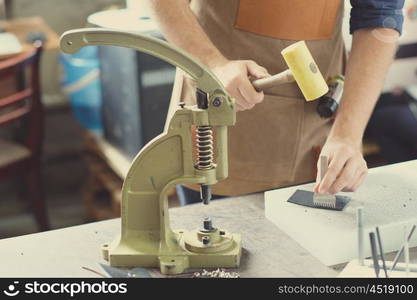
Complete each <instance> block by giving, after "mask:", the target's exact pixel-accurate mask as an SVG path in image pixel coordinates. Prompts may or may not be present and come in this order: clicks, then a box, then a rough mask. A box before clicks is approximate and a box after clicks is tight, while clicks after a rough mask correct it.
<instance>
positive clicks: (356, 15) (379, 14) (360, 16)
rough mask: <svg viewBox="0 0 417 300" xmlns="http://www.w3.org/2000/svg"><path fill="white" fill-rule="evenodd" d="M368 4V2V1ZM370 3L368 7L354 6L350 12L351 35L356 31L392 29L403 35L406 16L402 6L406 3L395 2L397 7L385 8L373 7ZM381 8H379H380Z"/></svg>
mask: <svg viewBox="0 0 417 300" xmlns="http://www.w3.org/2000/svg"><path fill="white" fill-rule="evenodd" d="M367 2H368V1H367ZM372 2H374V1H370V2H368V7H355V6H352V10H351V12H350V33H351V34H352V33H353V32H354V31H355V30H358V29H364V28H376V27H383V28H391V29H394V30H397V31H398V32H399V33H400V34H401V33H402V28H403V23H404V16H403V12H402V6H403V3H404V1H394V2H396V4H395V5H393V4H392V6H395V7H390V5H386V6H385V7H384V6H379V5H376V6H377V7H372V5H369V3H372ZM375 2H380V3H382V2H391V3H392V2H393V1H375ZM378 6H379V7H378Z"/></svg>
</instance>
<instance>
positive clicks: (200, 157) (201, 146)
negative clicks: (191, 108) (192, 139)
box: [197, 126, 214, 170]
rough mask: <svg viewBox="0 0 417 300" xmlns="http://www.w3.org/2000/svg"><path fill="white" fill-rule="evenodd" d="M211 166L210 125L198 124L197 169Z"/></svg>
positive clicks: (211, 133) (211, 141)
mask: <svg viewBox="0 0 417 300" xmlns="http://www.w3.org/2000/svg"><path fill="white" fill-rule="evenodd" d="M213 167H214V163H213V131H212V129H211V126H198V127H197V169H199V170H208V169H212V168H213Z"/></svg>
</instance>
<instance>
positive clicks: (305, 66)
mask: <svg viewBox="0 0 417 300" xmlns="http://www.w3.org/2000/svg"><path fill="white" fill-rule="evenodd" d="M281 54H282V56H283V57H284V60H285V62H286V63H287V65H288V69H287V70H285V71H283V72H281V73H278V74H276V75H273V76H270V77H265V78H261V79H257V80H254V81H253V82H252V84H253V86H254V87H255V89H256V90H258V91H263V90H266V89H268V88H271V87H273V86H276V85H279V84H283V83H291V82H294V81H295V82H297V84H298V87H299V88H300V90H301V92H302V93H303V95H304V98H305V99H306V100H307V101H312V100H315V99H317V98H320V97H321V96H323V95H324V94H326V93H327V92H328V91H329V87H328V86H327V83H326V80H324V78H323V75H322V74H321V72H320V70H319V68H318V66H317V64H316V63H315V61H314V59H313V56H312V55H311V53H310V51H309V50H308V48H307V45H306V43H305V42H304V41H300V42H296V43H294V44H292V45H290V46H288V47H287V48H285V49H284V50H282V51H281Z"/></svg>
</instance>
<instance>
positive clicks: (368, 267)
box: [338, 260, 417, 278]
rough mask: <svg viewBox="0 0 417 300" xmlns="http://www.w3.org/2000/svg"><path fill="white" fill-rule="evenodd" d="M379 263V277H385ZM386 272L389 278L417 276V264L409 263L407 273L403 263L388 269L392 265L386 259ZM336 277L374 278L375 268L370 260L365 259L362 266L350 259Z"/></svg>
mask: <svg viewBox="0 0 417 300" xmlns="http://www.w3.org/2000/svg"><path fill="white" fill-rule="evenodd" d="M379 265H380V267H381V269H380V270H379V277H380V278H383V277H385V272H384V270H383V269H382V262H381V261H379ZM386 266H387V273H388V276H389V277H390V278H398V277H400V278H404V277H411V278H417V273H416V270H417V265H414V264H411V265H409V269H410V272H409V273H407V272H406V271H404V270H406V265H405V264H404V263H398V264H397V266H396V270H394V271H392V272H391V271H390V267H391V266H392V262H390V261H387V262H386ZM338 277H343V278H358V277H365V278H375V277H376V274H375V270H374V268H373V262H372V260H365V263H364V265H363V266H361V265H359V263H358V261H357V260H352V261H351V262H349V263H348V264H347V265H346V267H345V268H344V269H343V271H342V272H341V273H340V274H339V275H338Z"/></svg>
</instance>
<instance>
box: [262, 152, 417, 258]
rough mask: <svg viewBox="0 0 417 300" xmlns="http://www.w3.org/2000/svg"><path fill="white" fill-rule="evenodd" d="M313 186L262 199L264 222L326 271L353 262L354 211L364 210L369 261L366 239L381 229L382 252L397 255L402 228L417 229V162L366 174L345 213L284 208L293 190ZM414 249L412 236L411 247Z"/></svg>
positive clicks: (415, 242) (367, 252)
mask: <svg viewBox="0 0 417 300" xmlns="http://www.w3.org/2000/svg"><path fill="white" fill-rule="evenodd" d="M313 186H314V184H305V185H300V186H294V187H289V188H282V189H277V190H273V191H269V192H266V193H265V214H266V217H267V218H268V219H269V220H270V221H272V222H273V223H274V224H275V225H277V226H278V227H279V228H280V229H281V230H282V231H284V232H285V233H287V234H288V235H289V236H290V237H291V238H293V239H294V240H295V241H297V242H298V243H299V244H300V245H301V246H302V247H304V248H305V249H306V250H308V251H309V252H310V253H311V254H312V255H314V256H315V257H317V258H318V259H319V260H320V261H321V262H323V263H324V264H325V265H327V266H332V265H336V264H340V263H346V262H348V261H350V260H352V259H354V258H357V252H358V251H357V233H356V232H357V229H356V208H357V207H358V206H363V207H364V232H365V236H364V254H365V256H367V257H369V256H370V255H371V251H370V244H369V236H368V233H369V232H370V231H372V230H374V229H375V226H379V227H380V232H381V236H382V237H381V239H382V243H383V247H384V252H391V251H396V250H398V249H399V248H400V246H401V245H402V242H403V238H404V226H408V228H410V227H411V225H412V224H416V223H417V160H416V161H410V162H405V163H400V164H394V165H389V166H384V167H379V168H375V169H371V170H370V171H369V175H368V177H367V179H366V180H365V182H364V184H363V186H362V187H361V188H360V189H359V190H358V191H357V192H355V193H340V194H341V195H346V196H350V197H351V198H352V201H351V202H350V203H349V204H348V205H347V206H346V208H345V209H344V211H341V212H340V211H331V210H325V209H318V208H309V207H304V206H300V205H297V204H293V203H289V202H287V200H288V198H289V197H290V196H291V195H292V194H293V193H294V192H295V191H296V190H297V189H304V190H309V191H311V190H312V188H313ZM415 246H417V232H416V233H415V234H414V236H413V238H412V239H411V241H410V247H415Z"/></svg>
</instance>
